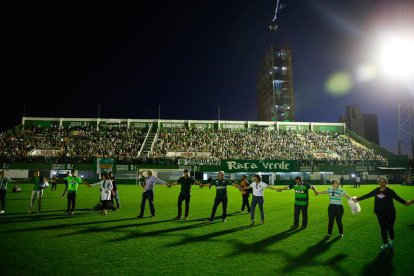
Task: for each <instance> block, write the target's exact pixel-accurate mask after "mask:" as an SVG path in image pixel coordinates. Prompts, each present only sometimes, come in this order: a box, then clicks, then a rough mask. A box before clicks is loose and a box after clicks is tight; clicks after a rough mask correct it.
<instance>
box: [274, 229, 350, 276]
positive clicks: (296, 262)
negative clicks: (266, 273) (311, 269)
mask: <svg viewBox="0 0 414 276" xmlns="http://www.w3.org/2000/svg"><path fill="white" fill-rule="evenodd" d="M339 239H341V238H340V237H336V238H334V239H331V240H329V239H328V238H324V239H322V240H321V241H319V242H318V243H316V244H314V245H312V246H311V247H308V248H307V249H306V251H305V252H303V253H302V254H300V255H296V256H292V255H290V256H289V253H287V252H285V253H283V254H282V256H283V257H285V258H286V260H287V265H286V266H285V267H284V268H283V269H282V273H283V274H285V273H286V274H290V273H293V271H295V270H300V269H301V268H305V267H307V266H310V265H328V266H329V267H330V268H331V269H332V270H334V271H335V272H336V274H338V275H347V273H345V272H344V271H343V270H342V269H341V268H340V267H338V264H339V263H340V262H341V261H342V260H343V259H345V258H346V257H347V255H345V254H337V255H336V256H334V257H332V258H331V259H330V260H329V261H327V262H318V261H316V260H315V259H316V257H317V256H319V255H321V254H322V253H324V252H325V251H327V250H328V249H329V248H330V247H331V246H332V245H333V244H334V243H335V242H336V241H338V240H339ZM328 240H329V241H328Z"/></svg>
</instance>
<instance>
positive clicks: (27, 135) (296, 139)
mask: <svg viewBox="0 0 414 276" xmlns="http://www.w3.org/2000/svg"><path fill="white" fill-rule="evenodd" d="M151 132H152V136H151V137H152V138H151V140H150V141H149V140H148V137H149V136H150V134H151ZM147 140H148V141H147ZM145 143H147V144H149V145H148V152H145V154H143V151H142V149H143V148H144V144H145ZM99 157H106V158H115V159H116V160H117V162H118V163H121V164H122V163H131V162H138V163H139V162H148V160H169V161H167V162H170V163H175V162H176V161H177V159H179V158H186V159H187V160H190V161H192V162H193V163H197V162H202V161H204V162H205V161H208V162H210V163H212V164H218V163H219V162H220V160H222V159H243V160H296V161H297V162H298V163H299V164H302V165H307V164H308V165H315V164H319V163H323V164H331V165H386V163H387V158H385V157H384V156H383V155H381V154H380V153H379V152H378V151H375V150H374V149H373V148H368V147H366V146H363V145H362V144H360V143H358V142H356V141H355V140H353V139H351V138H350V137H349V136H347V135H346V134H345V132H344V133H338V132H332V131H311V130H305V131H295V130H280V129H270V130H269V129H268V128H266V127H251V128H234V129H215V128H199V127H198V128H197V127H192V128H191V127H188V126H185V125H184V126H183V125H180V124H178V127H170V128H157V127H154V128H152V125H151V126H150V127H149V128H148V127H147V128H134V127H128V126H126V125H118V126H105V127H100V128H99V129H98V128H96V127H94V126H90V125H87V126H69V127H64V126H62V125H60V126H58V125H51V126H49V127H44V126H26V127H24V128H23V127H20V128H15V129H13V130H12V131H9V132H7V133H3V134H1V135H0V160H1V161H2V162H36V161H37V162H38V161H41V162H49V163H57V162H65V163H82V162H83V163H85V162H92V161H93V159H94V158H99Z"/></svg>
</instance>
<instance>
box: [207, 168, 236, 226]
mask: <svg viewBox="0 0 414 276" xmlns="http://www.w3.org/2000/svg"><path fill="white" fill-rule="evenodd" d="M211 185H214V186H216V198H215V199H214V205H213V210H212V211H211V216H210V217H209V218H207V219H206V220H207V221H210V222H213V221H214V216H215V214H216V211H217V207H218V206H219V204H220V203H222V206H223V216H222V219H223V222H226V221H227V220H226V217H227V202H228V198H227V186H228V185H232V186H235V187H237V188H239V189H241V187H240V186H239V185H238V184H236V183H231V182H230V181H228V180H225V179H224V172H219V173H218V177H217V179H215V180H213V181H212V182H211V183H207V184H200V187H205V186H209V187H210V186H211Z"/></svg>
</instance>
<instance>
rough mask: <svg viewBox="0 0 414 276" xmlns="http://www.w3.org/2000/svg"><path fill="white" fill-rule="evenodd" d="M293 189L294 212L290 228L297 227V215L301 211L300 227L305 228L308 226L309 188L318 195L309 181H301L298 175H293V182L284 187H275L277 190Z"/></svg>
mask: <svg viewBox="0 0 414 276" xmlns="http://www.w3.org/2000/svg"><path fill="white" fill-rule="evenodd" d="M290 189H293V190H294V191H295V213H294V216H293V218H294V220H293V225H292V226H291V227H290V229H292V230H293V229H297V228H298V227H299V215H300V212H301V211H302V227H301V229H306V227H307V226H308V205H309V193H308V191H309V189H312V190H313V191H314V193H315V195H318V194H317V192H316V189H315V187H313V186H312V185H310V184H309V183H306V182H303V181H302V178H301V177H300V176H296V177H295V184H290V185H289V186H286V187H284V188H277V189H276V190H277V191H278V192H281V191H283V190H290Z"/></svg>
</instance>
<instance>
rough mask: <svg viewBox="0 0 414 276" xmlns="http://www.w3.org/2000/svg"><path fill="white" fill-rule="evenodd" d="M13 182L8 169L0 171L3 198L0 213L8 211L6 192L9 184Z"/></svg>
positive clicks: (1, 195) (0, 191)
mask: <svg viewBox="0 0 414 276" xmlns="http://www.w3.org/2000/svg"><path fill="white" fill-rule="evenodd" d="M10 182H13V180H11V179H10V178H8V177H7V176H6V171H0V200H1V210H0V214H4V213H5V212H6V211H5V209H6V193H7V184H8V183H10Z"/></svg>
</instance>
